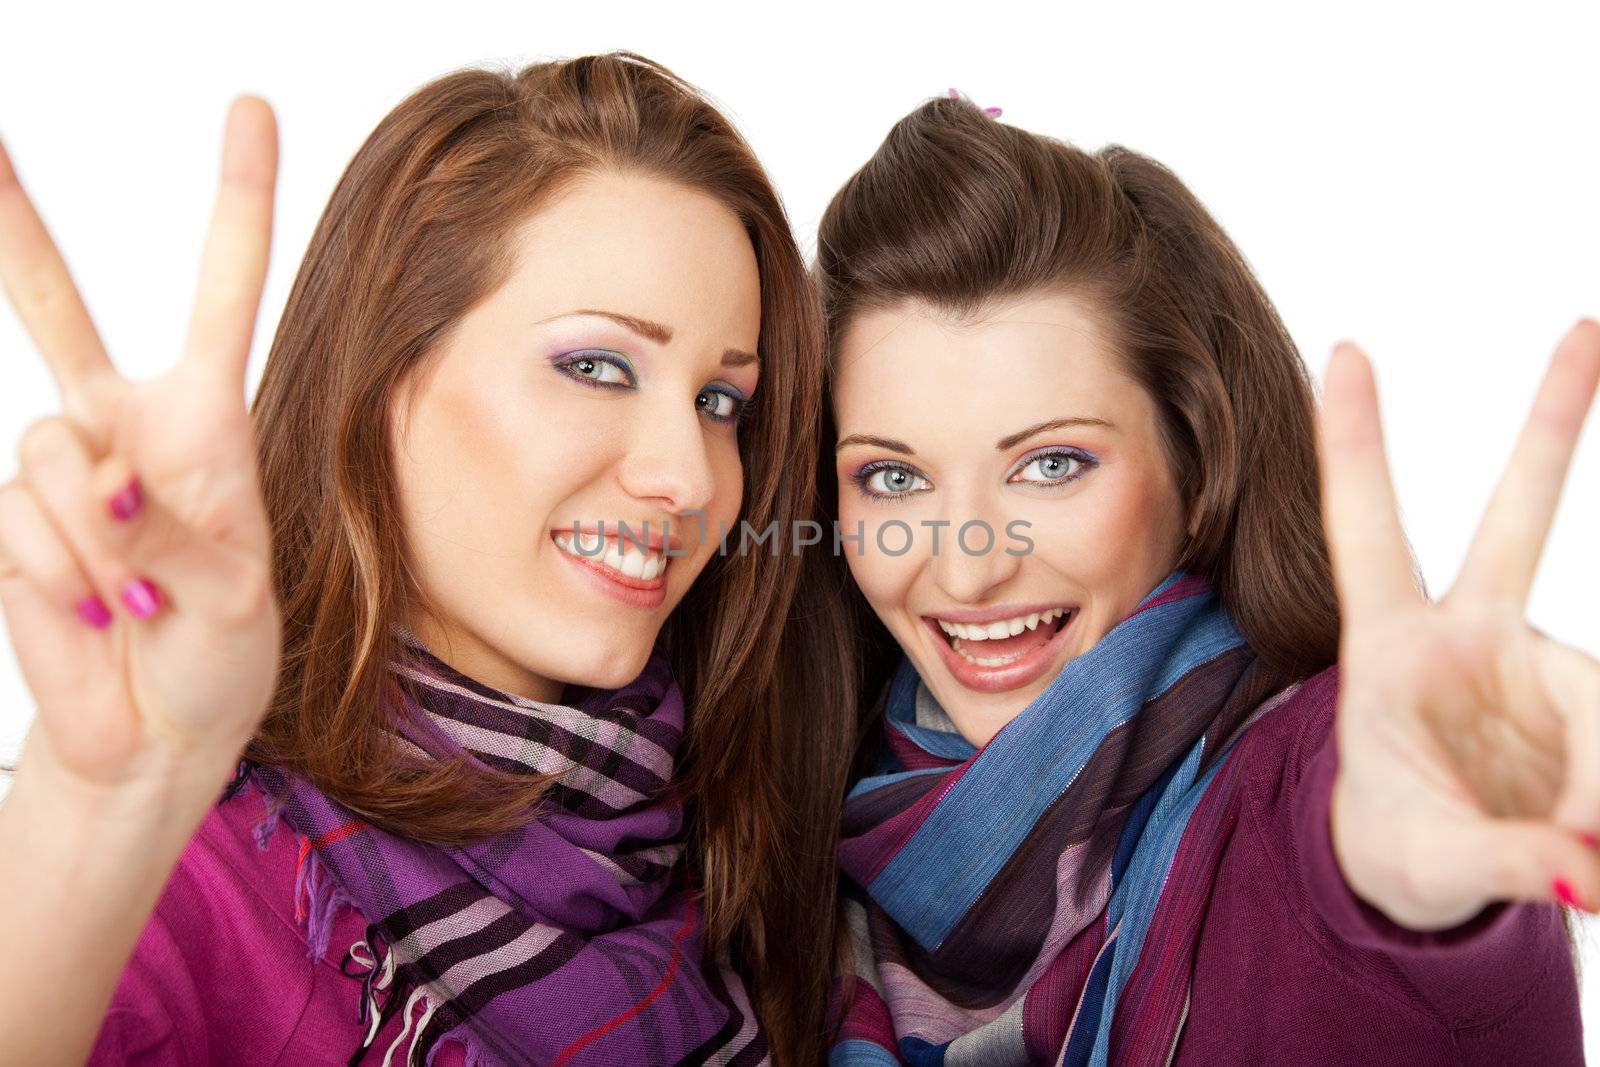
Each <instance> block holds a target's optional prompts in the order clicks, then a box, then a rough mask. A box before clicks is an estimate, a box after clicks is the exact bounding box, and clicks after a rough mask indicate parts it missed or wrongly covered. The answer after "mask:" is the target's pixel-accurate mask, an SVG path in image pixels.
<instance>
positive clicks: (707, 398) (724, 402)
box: [694, 389, 749, 422]
mask: <svg viewBox="0 0 1600 1067" xmlns="http://www.w3.org/2000/svg"><path fill="white" fill-rule="evenodd" d="M748 403H749V402H748V401H747V400H745V398H744V397H742V396H735V395H734V394H733V393H730V392H727V391H725V390H722V389H702V390H700V395H699V396H697V397H695V398H694V406H695V407H696V408H698V409H699V410H700V411H701V413H703V414H704V415H706V416H707V417H708V418H710V419H711V420H712V421H713V422H734V421H736V420H737V419H738V418H739V416H740V415H743V414H744V411H745V406H746V405H747V404H748Z"/></svg>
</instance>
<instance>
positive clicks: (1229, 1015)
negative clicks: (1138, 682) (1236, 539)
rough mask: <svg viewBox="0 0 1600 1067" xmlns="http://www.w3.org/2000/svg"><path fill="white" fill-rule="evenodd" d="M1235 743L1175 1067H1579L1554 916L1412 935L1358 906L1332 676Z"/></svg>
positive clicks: (1515, 909) (1533, 914) (1571, 979)
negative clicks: (1338, 827) (1339, 791)
mask: <svg viewBox="0 0 1600 1067" xmlns="http://www.w3.org/2000/svg"><path fill="white" fill-rule="evenodd" d="M1303 688H1304V692H1302V693H1300V694H1297V699H1296V700H1295V701H1294V702H1293V703H1294V705H1295V706H1293V707H1290V706H1286V707H1285V708H1283V709H1281V712H1287V713H1288V714H1282V713H1279V714H1272V715H1267V716H1266V717H1265V718H1263V719H1262V720H1261V721H1260V722H1259V723H1257V724H1256V725H1255V726H1253V727H1251V729H1250V731H1249V732H1248V733H1247V734H1246V735H1245V737H1244V739H1243V740H1242V741H1241V742H1240V745H1241V746H1242V747H1241V751H1240V752H1239V753H1238V758H1240V759H1241V760H1243V761H1244V764H1243V767H1242V770H1243V775H1244V777H1243V780H1242V782H1241V787H1240V797H1241V807H1240V811H1239V817H1238V821H1237V822H1236V823H1235V824H1234V826H1233V828H1232V831H1231V840H1230V841H1229V842H1228V843H1227V845H1226V846H1225V850H1224V852H1223V856H1222V862H1221V867H1220V869H1219V871H1218V873H1217V881H1216V884H1215V888H1214V890H1213V893H1212V898H1211V903H1210V905H1209V908H1208V910H1207V912H1206V918H1205V925H1204V926H1203V927H1202V929H1201V933H1200V941H1199V945H1198V948H1197V954H1196V960H1195V975H1194V982H1193V985H1192V990H1191V995H1190V1005H1189V1014H1188V1019H1187V1022H1186V1023H1185V1024H1184V1028H1183V1032H1182V1035H1181V1038H1180V1041H1179V1044H1178V1050H1177V1056H1176V1057H1175V1063H1176V1065H1177V1067H1203V1065H1212V1064H1247V1063H1248V1064H1256V1063H1261V1064H1269V1063H1270V1064H1295V1065H1297V1067H1318V1065H1327V1067H1350V1065H1356V1064H1360V1065H1363V1067H1387V1065H1394V1067H1425V1065H1433V1064H1462V1065H1468V1064H1471V1065H1479V1064H1481V1065H1483V1067H1514V1065H1521V1064H1528V1065H1530V1067H1533V1065H1538V1067H1563V1065H1567V1064H1572V1065H1580V1064H1582V1063H1583V1043H1582V1028H1581V1025H1580V1021H1579V1015H1578V984H1577V976H1576V972H1575V970H1574V967H1573V959H1572V951H1571V947H1570V944H1569V942H1568V940H1567V935H1566V932H1565V930H1564V929H1563V927H1562V924H1561V918H1560V915H1559V914H1558V912H1557V910H1556V908H1555V907H1554V906H1553V905H1550V904H1517V905H1497V906H1495V907H1492V908H1489V909H1487V910H1486V911H1484V912H1483V913H1482V914H1481V915H1479V916H1478V917H1477V918H1476V919H1474V920H1472V921H1471V922H1469V923H1467V924H1466V925H1465V926H1463V927H1459V928H1457V929H1455V930H1452V931H1448V932H1445V933H1442V934H1419V933H1415V932H1413V931H1410V930H1407V929H1404V928H1402V927H1399V926H1396V925H1395V924H1394V923H1391V922H1389V921H1388V920H1387V919H1385V918H1384V917H1383V916H1382V915H1381V914H1380V913H1378V912H1377V911H1376V910H1374V909H1373V908H1371V907H1369V906H1367V905H1366V904H1365V903H1363V902H1362V901H1360V900H1359V899H1357V898H1356V897H1355V896H1354V895H1353V894H1352V893H1351V892H1350V889H1349V887H1348V886H1347V885H1346V884H1345V881H1344V877H1343V876H1342V875H1341V874H1340V872H1339V867H1338V864H1337V862H1336V861H1335V859H1334V854H1333V842H1332V839H1331V836H1330V833H1329V820H1328V813H1329V804H1330V801H1331V798H1332V793H1333V779H1334V772H1335V770H1336V769H1337V767H1338V754H1337V752H1336V750H1335V745H1334V740H1333V732H1332V727H1333V712H1334V701H1335V697H1336V693H1337V673H1336V672H1335V671H1327V672H1324V673H1323V674H1320V675H1318V676H1317V677H1315V678H1313V679H1311V680H1310V681H1308V682H1306V683H1305V685H1304V687H1303Z"/></svg>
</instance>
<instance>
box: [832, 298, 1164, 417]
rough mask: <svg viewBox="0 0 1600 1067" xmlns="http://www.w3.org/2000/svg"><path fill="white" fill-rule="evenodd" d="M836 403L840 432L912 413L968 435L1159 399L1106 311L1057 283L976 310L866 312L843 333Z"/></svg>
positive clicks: (910, 303) (913, 304)
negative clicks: (959, 313) (1110, 334)
mask: <svg viewBox="0 0 1600 1067" xmlns="http://www.w3.org/2000/svg"><path fill="white" fill-rule="evenodd" d="M834 407H835V415H836V417H837V419H838V421H839V428H840V432H841V433H850V432H852V431H857V430H862V431H865V430H868V429H869V427H867V426H866V425H865V424H866V423H869V422H870V423H872V424H873V427H872V428H876V429H879V430H883V429H887V428H888V426H889V423H891V422H895V421H905V422H921V423H929V424H937V425H938V426H940V427H941V433H942V432H943V431H944V430H948V431H950V432H953V433H957V434H959V433H960V431H961V430H962V429H963V428H965V427H975V428H977V429H979V430H983V431H985V432H987V430H989V429H991V428H995V427H1001V426H1004V427H1007V428H1015V427H1016V426H1019V425H1023V424H1025V423H1027V422H1029V421H1030V420H1034V421H1037V419H1045V418H1058V417H1063V416H1078V417H1098V418H1104V419H1107V420H1108V421H1111V422H1114V423H1117V424H1119V425H1123V424H1125V423H1126V422H1128V421H1130V419H1129V416H1130V415H1132V414H1134V413H1136V412H1138V413H1146V412H1148V411H1149V410H1150V407H1151V405H1150V403H1149V399H1148V398H1147V397H1146V395H1145V393H1144V390H1143V389H1142V388H1140V386H1139V385H1138V383H1137V382H1135V381H1134V380H1133V379H1132V378H1131V377H1129V376H1128V374H1127V373H1126V372H1125V371H1124V370H1123V367H1122V363H1121V360H1120V357H1119V356H1118V355H1117V354H1116V353H1115V352H1114V351H1113V350H1112V348H1111V347H1110V345H1109V344H1108V343H1107V341H1106V340H1105V332H1104V330H1103V328H1102V327H1101V325H1100V323H1099V322H1098V321H1097V319H1096V317H1095V316H1094V315H1093V314H1092V313H1091V312H1090V311H1089V310H1088V309H1087V308H1086V307H1085V306H1084V305H1083V303H1082V302H1081V301H1079V300H1077V299H1075V298H1074V297H1072V296H1070V295H1068V294H1065V293H1059V292H1047V293H1036V294H1030V295H1026V296H1021V297H1015V298H1010V299H1007V300H1005V301H1003V302H999V303H996V304H995V305H993V306H992V307H989V308H987V309H985V310H984V311H983V312H981V313H980V314H978V315H976V316H972V317H969V318H959V317H956V316H954V315H952V314H950V313H949V312H948V311H945V310H943V309H940V308H936V307H934V306H932V305H930V304H928V303H926V302H924V301H920V300H907V301H902V302H900V303H897V304H894V305H891V306H889V307H886V308H882V309H878V310H874V311H868V312H863V313H862V314H860V315H858V316H857V317H856V318H855V320H854V321H853V322H852V323H851V325H850V327H849V329H848V330H847V331H846V334H845V336H844V338H843V341H842V343H841V344H840V348H839V354H838V368H837V378H836V386H835V390H834ZM1118 413H1121V414H1122V415H1123V418H1122V419H1119V418H1118V417H1117V415H1118ZM1035 416H1036V417H1037V419H1035ZM1132 421H1137V420H1132ZM1005 432H1009V429H1008V430H1007V431H1005ZM1003 435H1004V433H1000V434H995V435H994V436H996V437H999V436H1003Z"/></svg>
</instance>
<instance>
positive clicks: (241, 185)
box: [0, 97, 281, 798]
mask: <svg viewBox="0 0 1600 1067" xmlns="http://www.w3.org/2000/svg"><path fill="white" fill-rule="evenodd" d="M276 172H277V131H276V125H275V122H274V119H273V114H272V110H271V109H270V108H269V107H268V106H267V104H266V103H265V102H264V101H262V100H260V99H257V98H252V97H241V98H240V99H238V100H236V101H235V102H234V104H233V107H232V109H231V111H230V112H229V116H228V126H227V133H226V136H225V144H224V149H223V162H222V180H221V187H220V190H219V192H218V196H217V201H216V208H215V213H214V215H213V217H212V221H211V228H210V231H209V234H208V236H207V239H206V245H205V252H204V255H203V257H202V261H201V272H200V283H199V292H198V295H197V297H196V300H195V304H194V311H193V315H192V318H191V320H190V325H189V332H188V337H187V341H186V343H185V347H184V352H183V355H182V358H181V359H180V361H179V362H178V364H177V366H175V367H174V368H173V369H172V370H170V371H169V372H168V373H167V374H165V375H164V376H162V377H160V378H158V379H155V380H152V381H145V382H130V381H128V380H126V379H124V378H123V377H121V376H120V375H119V374H118V373H117V372H116V370H115V369H114V368H113V366H112V364H111V361H110V360H109V359H108V357H107V355H106V351H105V349H104V347H103V346H102V344H101V341H100V338H99V336H98V334H97V333H96V331H95V327H94V325H93V323H92V322H91V321H90V319H89V315H88V312H87V311H86V310H85V308H84V305H83V302H82V300H81V299H80V298H79V295H78V293H77V290H76V288H75V287H74V286H73V283H72V279H71V277H70V276H69V275H68V272H67V268H66V265H65V263H64V262H63V261H62V258H61V256H60V254H59V253H58V252H57V250H56V248H55V245H54V244H53V243H52V242H51V240H50V236H49V234H48V233H46V231H45V228H44V225H43V223H42V222H41V221H40V219H39V216H38V215H37V213H36V212H35V211H34V209H33V205H32V204H31V203H30V202H29V200H28V197H27V195H26V194H25V193H24V192H23V190H22V187H21V185H20V184H19V183H18V181H17V178H16V175H15V173H14V171H13V170H12V167H11V163H10V160H9V158H8V157H7V156H6V154H5V152H4V150H3V149H0V282H3V284H4V287H5V290H6V294H7V296H8V297H9V298H10V301H11V304H12V306H13V307H15V308H16V310H17V313H18V315H19V316H20V318H21V320H22V323H23V325H24V327H25V328H26V329H27V331H28V333H29V334H30V336H31V337H32V338H33V340H34V342H35V343H36V344H37V346H38V348H39V350H40V352H41V353H42V354H43V356H44V358H45V360H46V362H47V363H48V364H49V366H50V370H51V372H52V374H53V375H54V377H55V380H56V383H57V385H58V386H59V389H60V392H61V397H62V403H63V410H62V412H61V413H60V414H59V415H57V416H53V417H50V418H46V419H42V420H40V421H39V422H37V423H35V424H33V425H32V426H30V427H29V428H28V429H27V431H26V432H25V433H24V434H23V435H22V439H21V442H20V445H19V450H18V451H19V470H18V474H17V476H16V478H15V479H14V480H13V481H11V482H9V483H6V484H5V485H3V486H0V608H3V610H4V613H5V620H6V624H7V627H8V629H9V631H10V637H11V642H12V645H13V647H14V649H15V651H16V656H17V660H18V662H19V664H20V665H21V668H22V673H23V676H24V677H25V679H26V680H27V683H28V686H29V687H30V689H31V690H32V691H33V696H34V700H35V702H36V703H37V706H38V718H37V720H36V722H35V724H34V727H33V730H32V733H31V735H30V737H29V740H28V744H27V747H26V749H25V751H24V753H23V757H22V761H21V765H20V767H19V781H18V788H19V789H20V788H21V782H22V780H23V779H24V778H26V777H28V776H29V774H30V771H36V772H47V771H49V770H53V771H54V775H53V777H54V778H55V779H56V781H57V783H58V786H60V785H62V784H65V785H67V786H69V787H70V786H83V787H87V788H88V789H89V790H90V791H91V792H93V793H96V794H101V793H103V792H104V791H105V790H107V789H110V790H112V791H116V790H119V789H121V788H122V787H124V786H145V787H148V786H156V787H162V786H167V787H170V786H173V785H175V784H177V780H178V779H192V781H193V783H194V784H192V785H187V784H186V785H185V787H184V788H186V789H190V790H203V789H209V790H210V796H211V797H212V798H214V797H215V791H216V790H217V789H219V788H220V787H221V785H222V781H223V780H224V778H225V776H226V773H227V771H228V770H229V769H231V767H232V765H233V763H234V761H235V760H236V759H237V757H238V754H239V752H240V750H241V749H242V747H243V746H244V744H245V743H246V741H247V740H248V739H249V737H250V735H251V733H252V732H253V731H254V729H255V728H256V726H257V724H258V723H259V721H260V719H261V716H262V714H263V712H264V711H265V709H266V706H267V702H268V700H269V699H270V697H271V695H272V691H273V686H274V680H275V676H276V673H277V666H278V660H279V654H280V651H279V646H280V638H281V626H280V621H279V614H278V608H277V604H276V602H275V599H274V597H273V593H272V581H271V545H270V537H269V528H268V524H267V517H266V512H265V510H264V508H263V505H262V499H261V491H260V488H259V484H258V480H257V476H256V452H255V445H254V440H253V436H252V433H251V422H250V417H249V413H248V411H247V409H246V407H245V388H244V387H245V382H244V377H245V365H246V361H247V359H248V356H249V352H250V342H251V336H252V334H253V332H254V328H255V319H256V310H257V307H258V305H259V304H260V300H261V289H262V284H263V281H264V278H265V275H266V267H267V254H268V246H269V243H270V239H271V231H272V204H273V185H274V181H275V179H276ZM155 281H156V280H155V279H136V280H135V282H136V284H154V283H155Z"/></svg>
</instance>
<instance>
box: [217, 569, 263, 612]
mask: <svg viewBox="0 0 1600 1067" xmlns="http://www.w3.org/2000/svg"><path fill="white" fill-rule="evenodd" d="M272 603H273V589H272V574H271V572H270V570H269V569H268V568H267V567H265V566H263V565H261V564H258V563H255V562H251V563H248V564H244V565H241V566H239V567H237V568H234V572H233V574H232V575H231V576H230V577H229V579H228V581H227V585H226V587H225V590H224V592H223V594H222V595H221V596H220V597H219V598H218V603H217V611H218V614H219V616H220V621H221V622H223V623H224V624H226V625H230V626H242V625H245V624H248V623H253V622H255V621H257V620H258V619H260V618H261V617H262V615H263V614H265V613H267V612H269V611H270V610H271V609H272Z"/></svg>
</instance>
